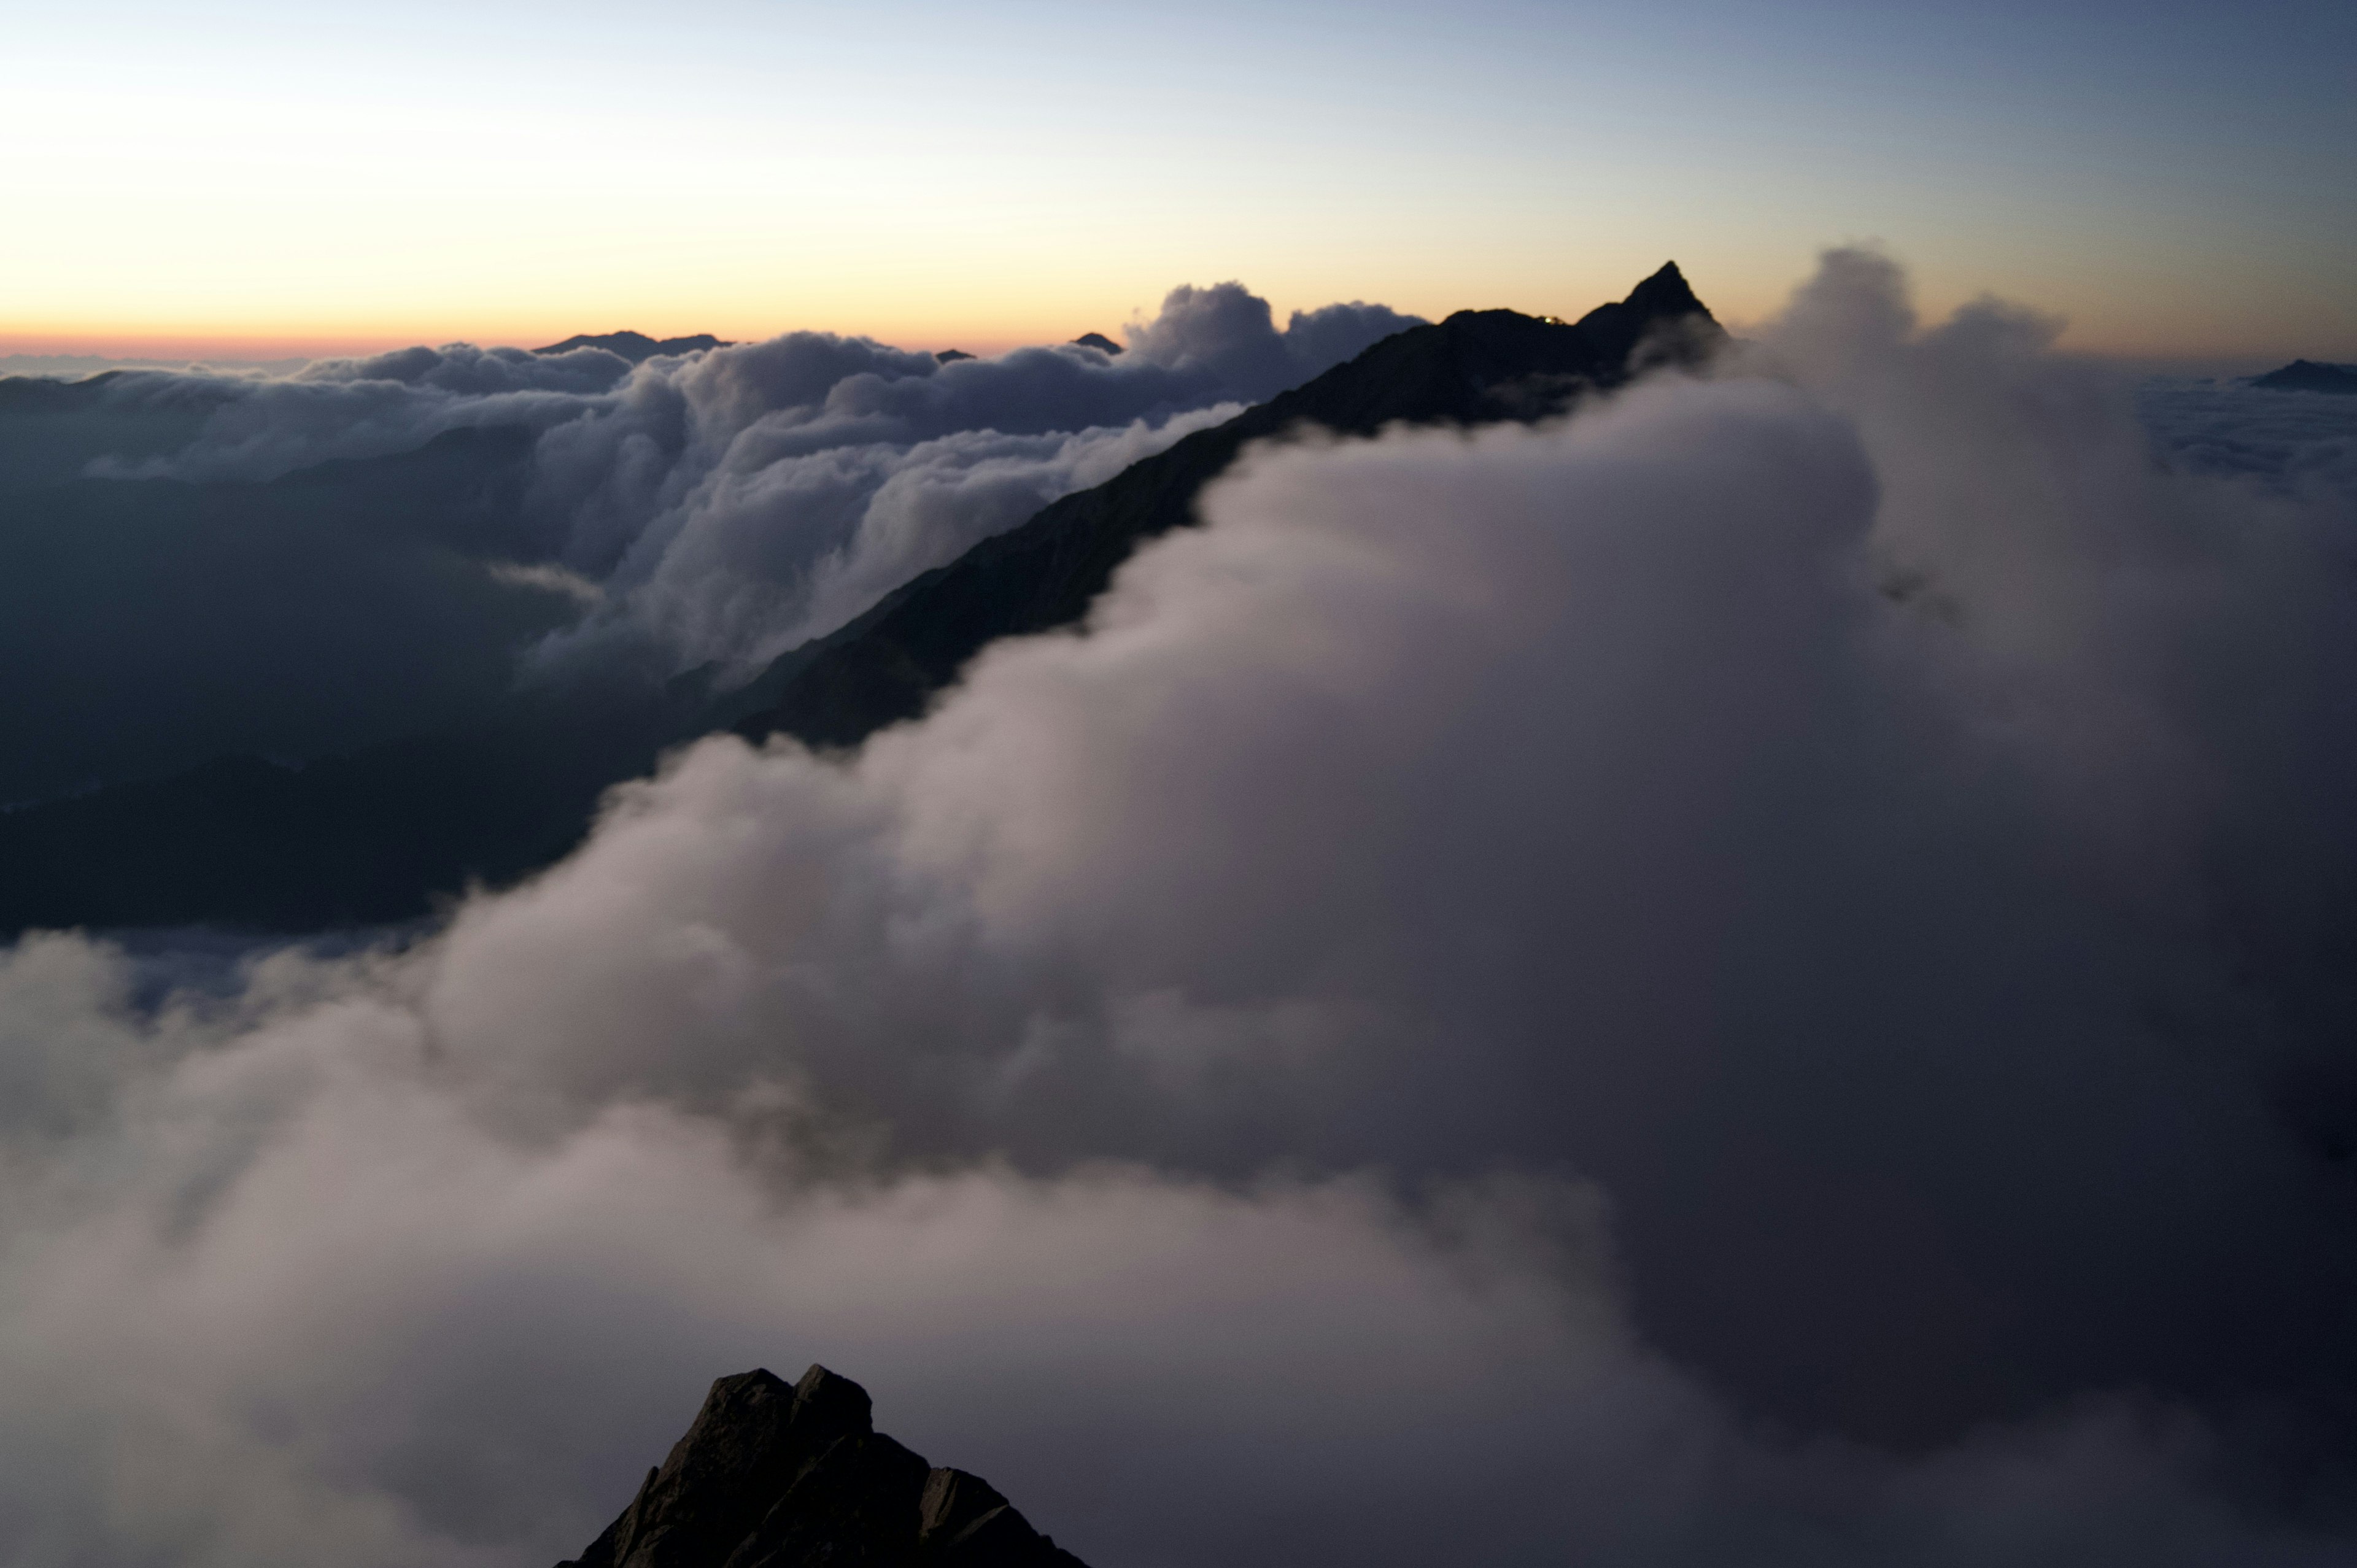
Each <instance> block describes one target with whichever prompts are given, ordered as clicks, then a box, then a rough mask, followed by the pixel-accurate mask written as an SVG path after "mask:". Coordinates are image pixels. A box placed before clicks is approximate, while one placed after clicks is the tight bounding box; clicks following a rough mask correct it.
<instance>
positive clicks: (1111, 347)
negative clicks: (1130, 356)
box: [1072, 332, 1121, 354]
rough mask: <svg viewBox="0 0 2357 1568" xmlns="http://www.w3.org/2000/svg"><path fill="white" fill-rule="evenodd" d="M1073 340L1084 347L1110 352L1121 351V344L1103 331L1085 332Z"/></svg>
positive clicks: (1116, 352)
mask: <svg viewBox="0 0 2357 1568" xmlns="http://www.w3.org/2000/svg"><path fill="white" fill-rule="evenodd" d="M1072 341H1073V342H1075V343H1078V344H1079V345H1080V346H1081V347H1082V348H1083V349H1103V350H1104V351H1105V352H1106V353H1108V354H1118V353H1120V352H1121V345H1120V344H1118V343H1116V342H1114V340H1113V339H1112V338H1108V337H1106V336H1105V335H1104V334H1103V333H1102V332H1083V333H1082V334H1081V335H1080V336H1079V337H1077V338H1073V339H1072Z"/></svg>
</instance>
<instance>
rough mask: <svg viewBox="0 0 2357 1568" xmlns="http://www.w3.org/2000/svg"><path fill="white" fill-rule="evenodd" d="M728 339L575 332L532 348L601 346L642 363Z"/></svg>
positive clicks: (718, 345) (556, 350) (555, 350)
mask: <svg viewBox="0 0 2357 1568" xmlns="http://www.w3.org/2000/svg"><path fill="white" fill-rule="evenodd" d="M727 347H728V339H727V338H715V337H714V336H713V335H712V334H711V333H709V332H698V333H696V334H695V335H694V337H691V338H660V339H658V338H650V337H648V336H647V335H646V334H645V333H643V332H595V333H592V332H576V333H575V334H574V335H573V336H572V337H570V338H566V339H565V341H564V342H562V343H551V344H550V345H548V347H546V348H545V349H533V353H535V354H565V353H570V352H571V351H572V350H574V349H605V350H606V351H607V352H608V353H609V354H619V355H620V356H622V358H624V359H625V360H630V363H632V364H634V365H638V364H643V363H645V362H646V361H647V360H651V359H653V358H654V357H655V356H656V355H658V354H693V353H694V352H695V351H696V350H697V349H726V348H727Z"/></svg>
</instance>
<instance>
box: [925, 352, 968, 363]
mask: <svg viewBox="0 0 2357 1568" xmlns="http://www.w3.org/2000/svg"><path fill="white" fill-rule="evenodd" d="M933 358H934V359H936V360H940V361H941V362H942V364H944V365H954V364H956V363H957V362H958V361H959V360H971V359H973V358H974V356H973V355H972V354H969V353H967V352H966V351H965V350H964V349H942V351H941V352H940V353H938V354H936V355H934V356H933Z"/></svg>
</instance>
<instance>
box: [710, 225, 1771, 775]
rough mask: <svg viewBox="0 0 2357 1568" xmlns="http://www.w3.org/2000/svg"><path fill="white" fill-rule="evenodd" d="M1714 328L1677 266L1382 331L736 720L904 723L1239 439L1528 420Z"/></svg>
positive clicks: (814, 733) (789, 660)
mask: <svg viewBox="0 0 2357 1568" xmlns="http://www.w3.org/2000/svg"><path fill="white" fill-rule="evenodd" d="M1725 336H1726V335H1725V333H1724V332H1723V331H1722V330H1721V329H1720V328H1719V326H1718V324H1717V322H1716V321H1715V320H1713V319H1712V318H1711V315H1710V312H1709V311H1707V310H1706V309H1705V308H1704V307H1703V304H1702V302H1701V301H1700V300H1698V299H1696V298H1695V295H1694V291H1693V290H1692V289H1690V288H1688V287H1687V286H1686V280H1685V278H1684V276H1683V275H1682V274H1680V273H1679V271H1678V269H1677V263H1674V262H1673V263H1670V264H1669V265H1667V266H1664V267H1663V269H1662V270H1661V271H1660V272H1658V273H1655V274H1653V275H1652V277H1649V278H1647V279H1646V280H1645V281H1644V282H1643V283H1641V284H1640V285H1637V288H1636V290H1635V292H1633V293H1631V295H1629V297H1628V298H1627V299H1625V300H1622V301H1621V302H1620V303H1619V304H1616V305H1607V306H1600V307H1598V309H1595V310H1592V311H1590V312H1589V313H1588V314H1587V315H1586V316H1584V317H1581V318H1580V319H1579V320H1578V321H1577V323H1566V322H1562V321H1556V320H1554V319H1552V318H1547V317H1532V316H1523V315H1519V314H1517V313H1516V312H1514V311H1511V310H1463V311H1459V312H1458V313H1457V314H1456V315H1454V316H1452V317H1448V320H1446V321H1443V322H1441V323H1440V324H1439V325H1437V326H1432V327H1416V328H1410V329H1409V330H1407V331H1405V332H1400V333H1396V334H1394V336H1392V337H1389V338H1384V339H1383V341H1382V342H1380V343H1377V344H1376V345H1375V346H1374V347H1373V348H1372V349H1368V350H1367V351H1366V352H1365V353H1363V354H1361V355H1360V356H1359V357H1358V358H1357V359H1355V360H1351V361H1350V362H1349V363H1348V364H1343V365H1338V366H1336V367H1335V368H1334V369H1332V370H1330V371H1327V372H1326V373H1325V374H1324V375H1322V376H1319V377H1318V379H1317V380H1315V381H1310V382H1308V383H1307V384H1305V385H1303V386H1299V387H1297V388H1295V389H1294V390H1293V391H1291V392H1284V393H1281V394H1280V395H1278V396H1277V397H1275V398H1273V399H1271V400H1270V401H1269V402H1267V403H1261V404H1258V405H1256V406H1254V407H1253V408H1249V409H1246V410H1245V411H1244V412H1243V413H1240V414H1238V415H1237V416H1236V417H1235V418H1233V419H1232V420H1230V421H1228V422H1227V423H1226V424H1222V425H1218V426H1216V427H1214V428H1212V429H1210V430H1203V431H1198V432H1197V433H1196V434H1194V435H1189V436H1188V437H1187V438H1186V439H1185V440H1183V441H1180V442H1179V443H1178V445H1176V446H1172V447H1170V448H1169V449H1168V451H1165V452H1162V453H1160V454H1158V455H1157V456H1152V457H1147V458H1145V459H1143V460H1142V461H1140V462H1136V463H1133V464H1131V465H1130V466H1129V467H1126V468H1125V469H1123V470H1122V471H1121V472H1120V473H1119V474H1117V475H1115V476H1114V478H1111V479H1109V480H1107V481H1106V482H1105V483H1103V484H1102V485H1099V486H1097V487H1096V488H1095V489H1090V490H1082V491H1080V492H1078V493H1077V494H1073V495H1069V496H1066V497H1064V498H1063V499H1061V500H1059V501H1056V502H1054V503H1053V504H1051V505H1050V506H1049V507H1048V508H1046V509H1045V510H1042V511H1040V512H1039V514H1038V515H1037V516H1035V517H1033V518H1032V519H1031V521H1028V522H1027V523H1024V524H1023V525H1022V526H1021V527H1019V528H1017V529H1014V530H1012V531H1011V532H1006V533H1002V534H999V535H997V536H996V538H993V539H988V540H985V541H984V542H982V543H980V544H978V545H976V546H974V548H973V549H971V550H969V551H967V552H966V553H964V554H963V555H962V556H960V557H959V558H958V559H957V560H955V561H953V562H952V563H950V564H948V565H946V566H942V567H937V568H936V569H934V570H933V571H931V572H928V573H926V574H925V575H922V576H920V577H918V578H917V579H915V580H914V581H912V582H910V583H909V584H908V585H905V586H904V587H902V588H900V589H899V591H898V592H896V593H894V594H893V595H891V596H889V597H888V598H886V599H885V600H884V601H883V602H882V603H881V604H879V605H877V607H875V608H874V609H872V610H870V611H868V612H867V614H866V615H864V616H862V617H860V618H858V619H856V620H855V621H853V622H851V623H850V624H849V625H848V626H845V628H843V629H841V630H840V631H837V632H835V633H834V635H832V636H830V637H828V638H825V639H822V640H820V641H818V642H815V643H812V644H808V645H806V646H804V647H803V648H801V649H797V650H794V651H792V652H791V653H788V654H787V655H785V656H784V658H783V659H781V660H780V661H779V663H778V664H777V665H774V666H772V668H771V671H770V674H769V675H767V676H765V677H764V678H763V680H762V682H760V683H759V684H760V686H761V687H762V688H763V689H765V690H767V691H773V692H776V693H778V695H777V696H776V698H775V700H774V701H773V702H771V703H770V704H769V705H767V706H765V707H762V708H760V709H759V710H758V711H756V712H754V713H752V714H749V715H748V716H747V717H745V718H743V719H742V720H740V721H738V723H737V725H736V726H735V727H736V729H737V733H738V734H740V735H743V736H747V737H748V738H750V739H756V740H758V739H760V738H761V737H763V736H769V735H772V734H775V733H777V732H778V731H780V730H782V731H784V732H786V733H787V734H789V735H791V736H797V737H798V738H800V739H802V740H804V741H806V742H809V743H810V744H812V745H814V746H850V745H853V744H856V742H858V741H859V740H861V739H862V738H864V737H865V736H868V735H870V734H872V733H873V732H875V731H876V730H878V729H881V728H882V727H883V726H885V725H888V724H893V723H896V722H898V721H899V720H901V719H908V718H914V717H915V716H917V715H918V714H920V713H922V712H924V710H925V705H926V703H928V702H929V701H931V698H932V696H933V694H934V693H937V692H939V691H941V690H942V689H943V688H944V687H946V686H948V685H949V684H950V682H952V681H953V680H955V679H956V677H957V673H958V671H960V670H961V669H963V667H964V665H965V662H966V660H969V659H971V658H973V657H974V654H976V653H977V652H979V651H981V650H982V648H983V647H984V646H985V644H987V643H990V642H992V641H995V640H996V639H999V638H1002V637H1014V636H1019V635H1021V634H1024V633H1027V632H1039V631H1048V630H1052V629H1053V628H1057V627H1062V626H1069V625H1071V624H1072V623H1073V622H1075V621H1077V620H1079V619H1080V618H1082V615H1084V614H1085V613H1086V611H1087V609H1088V606H1089V601H1091V600H1092V599H1093V598H1095V597H1096V596H1097V595H1098V594H1099V593H1100V592H1102V591H1103V588H1104V586H1105V585H1106V584H1107V583H1108V582H1110V581H1111V580H1112V577H1113V574H1114V569H1115V568H1116V567H1118V566H1119V565H1120V564H1121V563H1122V562H1123V561H1124V560H1125V559H1127V558H1128V556H1129V553H1130V552H1131V551H1132V550H1134V549H1135V547H1136V546H1137V544H1138V542H1140V541H1142V540H1146V539H1151V538H1153V537H1155V536H1157V534H1162V533H1167V532H1169V531H1170V530H1171V529H1174V528H1177V527H1179V526H1180V525H1182V524H1184V523H1187V522H1189V521H1192V519H1193V516H1194V510H1195V499H1196V497H1197V496H1198V495H1199V494H1200V492H1201V491H1202V489H1203V487H1204V486H1205V485H1206V484H1208V483H1210V482H1211V480H1212V479H1213V478H1216V477H1218V475H1219V474H1220V473H1221V472H1222V470H1224V469H1225V468H1226V467H1228V465H1229V463H1231V462H1232V461H1233V460H1234V458H1235V456H1236V454H1237V452H1238V451H1239V450H1241V449H1242V448H1243V446H1244V444H1245V443H1247V442H1250V441H1255V440H1259V439H1262V438H1264V437H1266V436H1272V435H1279V434H1281V433H1283V432H1285V431H1287V430H1290V429H1293V428H1295V427H1297V426H1302V425H1318V426H1322V427H1323V428H1325V429H1327V430H1330V431H1335V432H1337V433H1340V434H1341V435H1373V434H1374V433H1375V432H1377V431H1378V430H1381V429H1383V427H1384V426H1385V425H1389V424H1403V423H1404V424H1491V423H1495V422H1497V421H1500V420H1506V419H1521V420H1530V419H1537V418H1542V417H1544V416H1545V415H1547V414H1550V413H1555V412H1558V411H1560V410H1561V409H1562V408H1563V407H1565V406H1566V404H1567V403H1569V402H1570V400H1571V399H1572V398H1574V397H1576V396H1577V394H1578V393H1579V392H1583V391H1587V390H1589V389H1594V388H1603V387H1610V386H1614V385H1617V384H1619V383H1620V382H1621V381H1626V380H1627V379H1628V378H1629V376H1630V375H1631V373H1632V371H1636V370H1639V369H1642V368H1644V367H1646V366H1647V365H1650V364H1653V363H1657V362H1661V361H1663V360H1692V359H1696V358H1699V357H1701V356H1703V355H1705V354H1707V353H1708V352H1709V351H1710V350H1711V349H1714V348H1716V347H1717V345H1718V343H1720V342H1721V341H1723V340H1724V338H1725Z"/></svg>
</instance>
